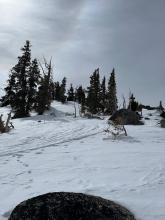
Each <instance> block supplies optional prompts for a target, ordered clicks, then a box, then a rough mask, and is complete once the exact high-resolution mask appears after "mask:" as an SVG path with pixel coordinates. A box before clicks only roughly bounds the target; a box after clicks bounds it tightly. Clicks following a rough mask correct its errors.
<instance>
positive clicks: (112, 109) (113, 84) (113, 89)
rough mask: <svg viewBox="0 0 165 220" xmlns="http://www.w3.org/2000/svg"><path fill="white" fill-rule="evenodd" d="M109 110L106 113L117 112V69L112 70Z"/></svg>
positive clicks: (108, 92)
mask: <svg viewBox="0 0 165 220" xmlns="http://www.w3.org/2000/svg"><path fill="white" fill-rule="evenodd" d="M106 105H107V108H106V112H107V113H109V114H113V112H115V111H116V110H117V95H116V81H115V69H113V70H112V73H111V76H110V79H109V82H108V91H107V104H106Z"/></svg>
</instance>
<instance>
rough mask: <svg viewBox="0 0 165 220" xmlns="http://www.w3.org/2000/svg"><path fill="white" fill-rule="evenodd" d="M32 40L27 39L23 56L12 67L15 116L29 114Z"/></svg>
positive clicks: (11, 91)
mask: <svg viewBox="0 0 165 220" xmlns="http://www.w3.org/2000/svg"><path fill="white" fill-rule="evenodd" d="M30 47H31V45H30V42H29V41H26V44H25V46H24V47H23V48H22V49H21V51H22V56H20V57H18V63H17V64H16V65H15V66H14V67H13V68H12V70H11V75H10V79H9V83H11V82H12V85H11V84H10V85H9V88H10V89H9V90H8V91H10V94H11V93H12V95H11V96H10V95H9V96H10V98H9V100H10V104H11V107H12V109H13V111H14V113H15V114H14V117H15V118H19V117H27V116H29V110H30V109H29V106H28V81H27V80H28V75H29V71H30V64H31V63H30V61H31V50H30Z"/></svg>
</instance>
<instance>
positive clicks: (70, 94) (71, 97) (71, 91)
mask: <svg viewBox="0 0 165 220" xmlns="http://www.w3.org/2000/svg"><path fill="white" fill-rule="evenodd" d="M74 100H75V94H74V88H73V86H72V84H71V85H70V88H69V90H68V97H67V101H74Z"/></svg>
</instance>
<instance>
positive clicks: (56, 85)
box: [54, 81, 61, 101]
mask: <svg viewBox="0 0 165 220" xmlns="http://www.w3.org/2000/svg"><path fill="white" fill-rule="evenodd" d="M54 87H55V88H54V89H55V100H57V101H60V88H61V87H60V83H59V82H58V81H57V82H55V84H54Z"/></svg>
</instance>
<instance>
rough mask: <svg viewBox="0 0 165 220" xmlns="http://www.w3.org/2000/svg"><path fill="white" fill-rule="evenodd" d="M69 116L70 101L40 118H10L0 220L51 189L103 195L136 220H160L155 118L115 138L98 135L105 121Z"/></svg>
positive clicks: (161, 170) (163, 175)
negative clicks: (131, 212) (128, 211)
mask: <svg viewBox="0 0 165 220" xmlns="http://www.w3.org/2000/svg"><path fill="white" fill-rule="evenodd" d="M8 111H9V109H8V108H0V113H2V112H3V113H4V114H7V112H8ZM73 113H74V107H73V104H72V103H70V104H67V105H62V104H60V103H58V102H54V103H53V106H52V108H51V110H50V111H49V112H47V113H46V114H45V115H44V116H36V115H33V116H32V117H30V118H26V119H15V120H13V123H14V125H15V129H14V130H12V131H11V132H10V133H9V134H3V135H0V198H2V199H1V201H0V220H2V219H4V220H5V219H7V217H8V215H9V212H10V211H11V210H12V209H13V208H14V207H15V205H17V204H18V203H19V202H21V201H23V200H25V199H27V198H30V197H33V196H36V195H39V194H43V193H46V192H53V191H74V192H83V193H88V194H93V195H99V196H103V197H105V198H107V199H112V200H115V201H117V202H119V203H122V204H123V205H125V206H126V207H128V208H129V209H131V210H132V211H133V212H134V213H135V215H136V217H137V219H138V220H155V219H156V220H164V219H165V210H164V207H165V201H164V198H165V159H164V158H165V156H164V155H165V130H164V129H161V128H159V127H158V126H157V122H158V121H157V120H156V119H157V118H158V116H157V114H156V113H155V112H152V113H153V116H151V117H150V118H151V120H149V121H146V124H145V125H144V126H127V127H126V128H127V131H128V137H120V138H118V139H117V140H114V139H113V138H112V137H111V136H110V135H107V134H105V133H104V132H103V130H104V129H105V128H106V127H107V124H106V119H105V120H97V119H91V120H89V119H83V118H80V117H78V118H74V117H73ZM145 114H146V115H148V112H145Z"/></svg>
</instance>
